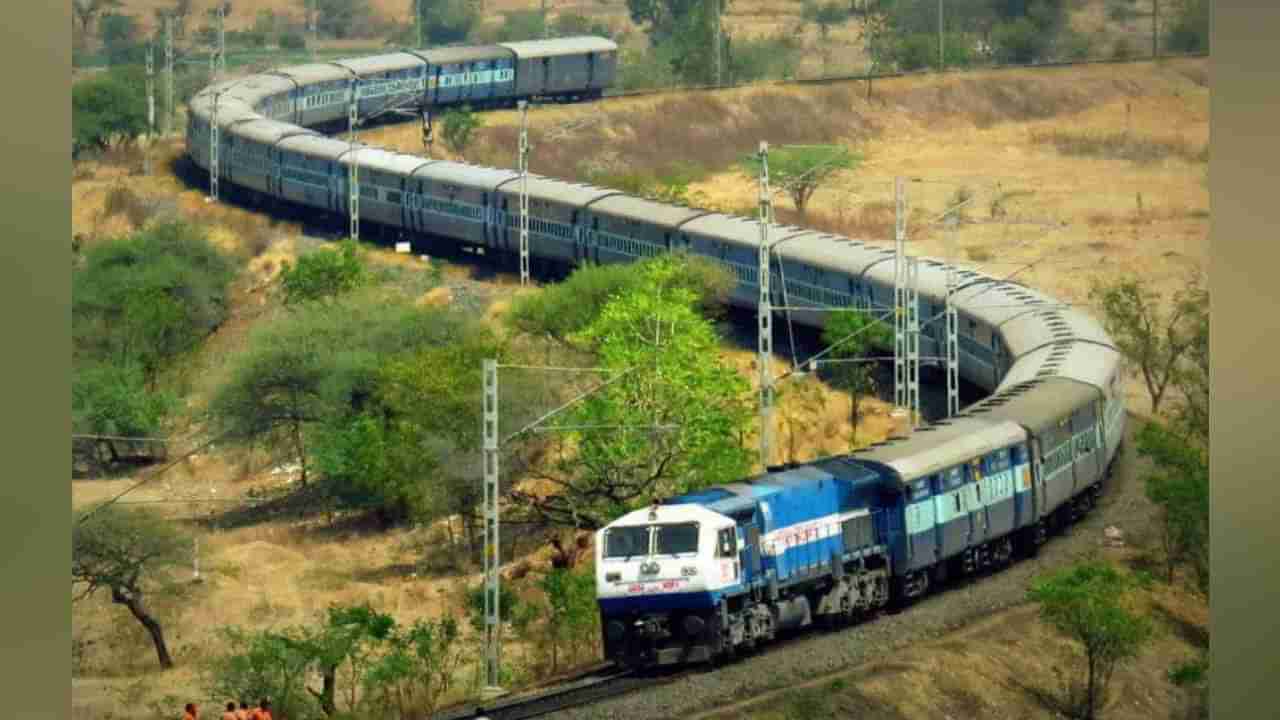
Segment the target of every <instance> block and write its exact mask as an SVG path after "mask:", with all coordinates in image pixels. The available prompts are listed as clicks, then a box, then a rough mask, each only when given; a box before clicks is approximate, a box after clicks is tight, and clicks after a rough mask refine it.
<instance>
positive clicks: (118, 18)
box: [98, 13, 144, 65]
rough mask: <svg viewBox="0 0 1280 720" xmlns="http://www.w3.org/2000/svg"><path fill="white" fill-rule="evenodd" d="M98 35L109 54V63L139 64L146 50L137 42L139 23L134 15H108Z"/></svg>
mask: <svg viewBox="0 0 1280 720" xmlns="http://www.w3.org/2000/svg"><path fill="white" fill-rule="evenodd" d="M98 34H99V36H100V37H101V40H102V47H103V49H104V50H106V53H107V62H108V63H109V64H111V65H122V64H124V63H129V62H133V63H136V62H139V61H140V60H141V59H142V57H143V52H144V49H143V47H142V45H141V44H140V43H138V42H137V36H138V21H137V20H135V19H134V17H133V16H132V15H124V14H121V13H107V14H105V15H103V16H102V20H101V21H100V22H99V23H98Z"/></svg>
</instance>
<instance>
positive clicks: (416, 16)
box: [413, 0, 422, 48]
mask: <svg viewBox="0 0 1280 720" xmlns="http://www.w3.org/2000/svg"><path fill="white" fill-rule="evenodd" d="M413 27H414V30H416V31H417V33H418V44H417V47H418V48H421V47H422V0H413Z"/></svg>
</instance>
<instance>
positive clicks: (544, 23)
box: [542, 0, 550, 40]
mask: <svg viewBox="0 0 1280 720" xmlns="http://www.w3.org/2000/svg"><path fill="white" fill-rule="evenodd" d="M549 32H550V28H548V27H547V0H542V39H543V40H546V39H547V38H548V37H549V35H548V33H549Z"/></svg>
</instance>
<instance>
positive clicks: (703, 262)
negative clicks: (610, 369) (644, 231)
mask: <svg viewBox="0 0 1280 720" xmlns="http://www.w3.org/2000/svg"><path fill="white" fill-rule="evenodd" d="M677 257H679V258H680V260H681V261H680V262H679V263H676V264H675V265H674V266H673V269H672V271H671V273H670V274H669V275H665V276H664V277H663V280H662V281H663V282H664V283H666V287H667V288H670V289H676V288H683V289H685V290H688V291H689V292H692V293H694V294H695V295H696V296H697V298H698V311H699V312H700V313H701V314H702V315H704V316H707V317H715V316H716V315H717V314H718V313H719V312H720V311H721V310H722V309H723V307H724V305H725V303H726V302H727V301H728V298H729V293H730V292H732V291H733V288H734V286H735V285H736V284H737V280H736V279H735V278H734V277H733V276H732V275H731V274H730V273H729V272H728V271H726V270H725V269H724V267H722V266H721V265H719V264H717V263H715V262H713V261H711V260H708V259H706V258H702V257H698V256H696V255H685V254H681V255H678V256H677ZM644 282H648V280H647V279H646V276H645V275H644V274H643V273H637V272H636V265H634V264H609V265H588V266H584V267H580V268H578V269H577V270H575V271H574V272H573V274H572V275H570V276H569V277H568V279H567V280H565V281H564V282H561V283H557V284H555V285H551V286H548V287H545V288H543V289H541V290H540V291H538V292H537V293H532V294H529V295H525V296H523V297H521V298H518V299H517V300H516V302H515V304H514V305H513V306H512V308H511V312H510V313H509V314H508V315H507V321H508V324H510V325H511V326H512V327H513V328H514V329H516V330H518V331H520V332H523V333H525V334H528V335H532V336H535V337H541V336H549V337H551V338H554V339H556V340H559V341H561V342H566V343H567V342H570V337H572V336H573V335H574V334H576V333H578V332H581V331H582V330H584V329H586V327H587V326H588V325H590V324H591V323H592V322H593V321H595V319H596V318H598V317H599V316H600V313H601V311H602V310H603V309H604V306H605V305H606V304H607V303H608V302H609V301H610V300H612V299H613V298H615V297H618V296H620V295H623V294H626V293H628V292H631V291H633V290H634V289H635V288H637V287H638V286H640V285H641V284H642V283H644Z"/></svg>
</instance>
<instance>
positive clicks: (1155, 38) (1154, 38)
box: [1151, 0, 1160, 58]
mask: <svg viewBox="0 0 1280 720" xmlns="http://www.w3.org/2000/svg"><path fill="white" fill-rule="evenodd" d="M1151 57H1153V58H1158V57H1160V0H1151Z"/></svg>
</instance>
